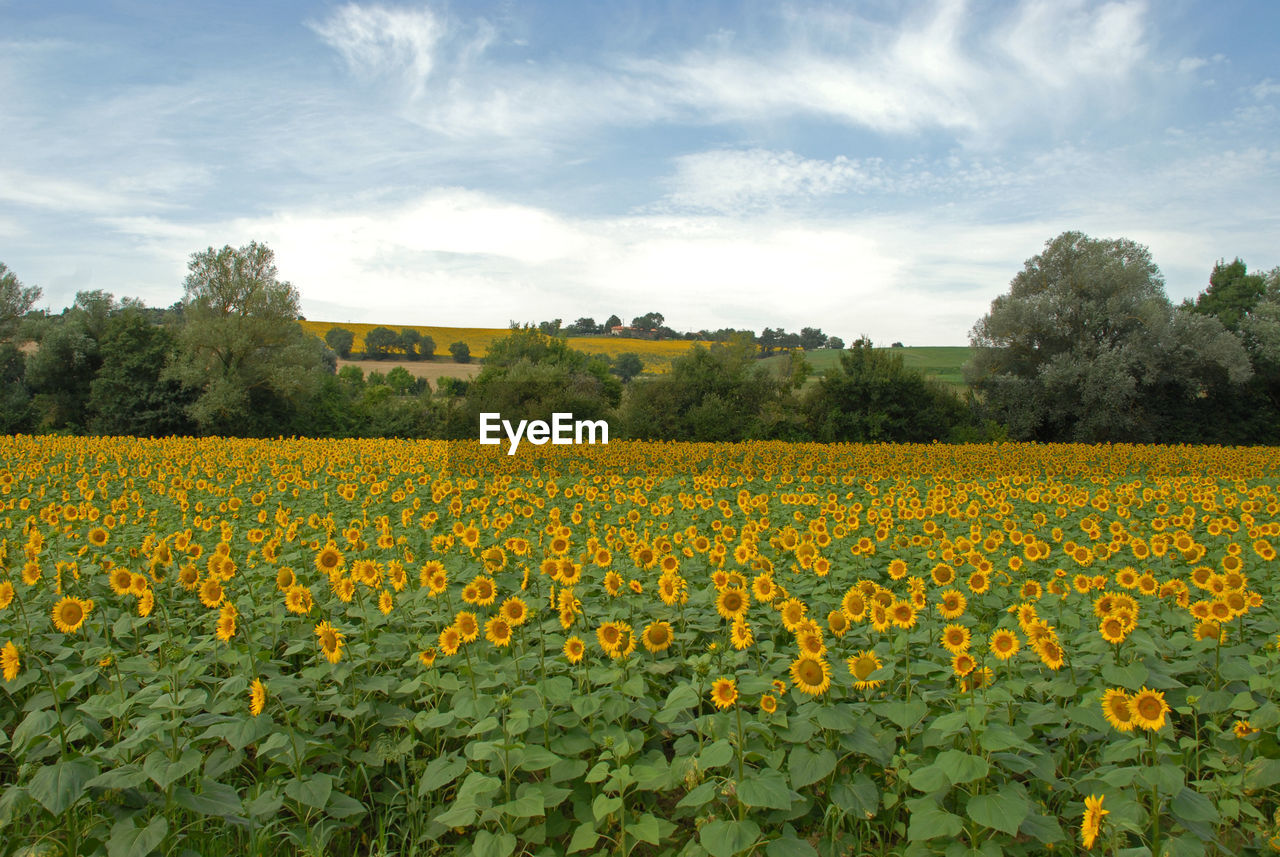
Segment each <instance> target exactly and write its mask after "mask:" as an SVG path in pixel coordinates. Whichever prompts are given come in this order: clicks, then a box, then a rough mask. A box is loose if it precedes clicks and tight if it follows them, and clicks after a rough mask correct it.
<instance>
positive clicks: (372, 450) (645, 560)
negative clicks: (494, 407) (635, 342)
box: [0, 437, 1280, 857]
mask: <svg viewBox="0 0 1280 857" xmlns="http://www.w3.org/2000/svg"><path fill="white" fill-rule="evenodd" d="M1277 544H1280V452H1277V451H1275V450H1270V449H1226V448H1216V447H1155V446H1036V445H1016V444H1008V445H981V446H977V445H975V446H942V445H929V446H821V445H789V444H782V443H749V444H740V445H730V444H671V443H664V444H657V443H654V444H649V443H614V444H610V445H608V446H584V447H552V446H543V447H525V446H522V447H521V448H520V451H519V454H518V455H516V456H511V457H509V456H507V455H506V454H505V451H503V450H499V449H497V448H495V447H492V446H480V445H479V444H477V443H474V442H415V443H410V442H398V441H364V440H361V441H353V440H347V441H341V440H338V441H314V440H297V439H280V440H274V441H271V440H268V441H263V440H226V439H199V440H196V439H169V440H155V441H147V440H135V439H119V438H93V439H86V438H52V437H40V438H33V437H6V438H0V668H2V671H3V680H2V681H0V690H2V692H0V853H3V854H22V855H36V854H41V855H46V854H47V855H53V854H59V855H81V854H105V855H109V857H117V855H145V854H152V853H161V854H172V855H181V854H277V853H283V854H333V853H340V854H344V855H348V854H360V855H364V854H378V855H382V854H387V855H391V854H395V855H411V854H420V855H434V854H476V855H482V857H507V855H515V854H521V855H524V854H528V855H544V854H545V855H553V854H554V855H559V854H577V853H582V854H617V855H631V854H635V855H659V854H687V855H702V854H710V855H712V857H731V855H735V854H759V855H767V857H790V855H797V857H799V855H813V854H815V853H818V854H822V855H843V854H875V855H888V854H901V855H925V854H948V855H951V854H955V855H959V854H974V853H981V854H984V855H999V854H1011V855H1017V854H1028V855H1029V854H1043V853H1047V852H1050V851H1052V852H1053V853H1067V854H1071V853H1100V854H1121V855H1134V856H1135V857H1137V855H1144V854H1174V855H1183V854H1186V855H1192V854H1241V853H1267V852H1271V851H1280V742H1278V739H1280V708H1278V707H1277V693H1278V691H1280V651H1278V650H1277V639H1278V638H1277V635H1278V634H1280V622H1278V621H1277V613H1276V609H1275V605H1276V603H1277V598H1280V586H1278V585H1277V564H1276V547H1275V546H1276V545H1277Z"/></svg>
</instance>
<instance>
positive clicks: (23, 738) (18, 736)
mask: <svg viewBox="0 0 1280 857" xmlns="http://www.w3.org/2000/svg"><path fill="white" fill-rule="evenodd" d="M11 710H12V709H11ZM57 722H58V715H56V714H54V713H53V711H51V710H49V709H48V708H42V709H39V710H37V711H33V712H31V713H30V714H28V715H27V716H26V718H25V719H23V721H22V722H21V723H19V724H18V727H17V728H16V729H14V730H13V740H12V742H11V744H12V747H11V749H12V751H13V753H14V755H20V754H21V753H22V751H23V750H25V749H27V745H28V744H30V743H31V742H32V741H34V740H35V739H36V738H41V737H47V736H48V735H49V734H50V733H51V732H52V731H53V725H54V724H55V723H57Z"/></svg>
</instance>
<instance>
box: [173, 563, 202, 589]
mask: <svg viewBox="0 0 1280 857" xmlns="http://www.w3.org/2000/svg"><path fill="white" fill-rule="evenodd" d="M178 583H180V584H182V588H183V589H188V590H190V589H195V588H196V587H197V586H199V585H200V569H198V568H196V567H195V566H194V565H192V564H191V563H187V564H186V565H184V566H183V567H182V568H180V569H178Z"/></svg>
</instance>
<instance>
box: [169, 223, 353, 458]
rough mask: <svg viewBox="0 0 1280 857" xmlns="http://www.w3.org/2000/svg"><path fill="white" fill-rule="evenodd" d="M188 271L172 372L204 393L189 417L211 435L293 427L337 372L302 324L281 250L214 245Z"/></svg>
mask: <svg viewBox="0 0 1280 857" xmlns="http://www.w3.org/2000/svg"><path fill="white" fill-rule="evenodd" d="M187 268H188V271H189V273H188V274H187V278H186V282H185V296H184V298H183V319H184V323H183V326H182V328H181V331H180V332H179V335H178V352H177V355H176V357H175V360H174V362H173V364H172V366H171V368H170V370H169V372H168V373H167V376H166V377H171V378H173V379H175V380H177V381H180V382H181V383H183V384H184V385H186V386H188V387H191V388H193V389H194V390H195V391H196V398H195V401H194V402H193V403H192V404H191V405H190V406H189V407H188V413H189V415H190V416H191V418H192V419H193V420H195V422H196V423H197V425H198V426H199V428H200V430H201V431H202V432H205V433H209V434H233V435H262V434H276V433H280V432H282V431H290V430H293V428H294V421H295V416H296V414H297V413H298V408H299V406H300V405H301V403H302V402H303V401H304V400H305V399H306V397H307V396H309V395H311V394H313V393H314V391H315V390H316V389H317V386H318V383H319V377H320V376H321V375H323V374H324V373H326V372H332V371H333V365H332V354H331V352H328V350H327V349H326V348H325V346H324V344H323V343H322V342H321V341H320V340H319V338H317V337H315V336H312V335H310V334H308V333H306V332H305V331H304V330H303V329H302V326H301V325H299V324H298V323H297V321H298V317H299V307H298V292H297V290H296V289H295V288H294V287H293V286H292V285H291V284H290V283H288V282H284V281H281V280H280V279H279V278H278V275H277V270H276V265H275V256H274V254H273V253H272V252H271V250H270V249H269V248H268V247H267V246H266V245H265V244H259V243H257V242H256V241H255V242H251V243H249V244H248V245H246V246H244V247H240V248H238V249H237V248H233V247H231V246H229V245H228V246H225V247H222V248H221V249H217V250H215V249H214V248H212V247H210V248H208V249H207V250H204V251H202V252H199V253H193V254H192V256H191V260H190V262H189V263H188V265H187ZM326 354H328V355H329V360H326Z"/></svg>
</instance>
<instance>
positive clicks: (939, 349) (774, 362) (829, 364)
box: [762, 345, 973, 392]
mask: <svg viewBox="0 0 1280 857" xmlns="http://www.w3.org/2000/svg"><path fill="white" fill-rule="evenodd" d="M881 350H885V351H892V352H893V353H894V354H899V355H901V356H902V362H903V365H904V366H906V367H907V368H908V369H916V370H918V371H919V372H920V373H921V374H923V375H924V376H925V377H926V378H933V379H934V380H937V381H939V382H941V383H943V384H946V385H947V386H948V387H951V388H952V389H953V390H956V391H957V392H961V391H963V390H964V389H965V387H966V384H965V381H964V372H963V370H962V367H963V366H964V364H965V363H966V362H967V361H968V360H969V358H970V356H972V353H973V349H971V348H969V347H968V346H965V345H958V346H952V345H940V346H910V347H907V348H893V349H881ZM804 359H805V360H806V361H807V362H808V363H809V365H810V366H812V367H813V372H812V373H811V374H810V376H809V377H810V379H811V382H812V381H813V380H814V379H817V378H819V377H821V376H822V373H823V372H825V371H826V370H828V369H832V368H835V367H836V366H839V365H840V352H839V351H835V350H832V349H829V348H820V349H818V350H816V351H806V352H805V355H804ZM762 362H763V363H764V365H766V366H769V367H770V368H771V369H772V370H773V371H775V372H782V371H784V370H785V368H786V365H787V357H786V355H774V356H773V357H767V358H765V359H764V360H763V361H762Z"/></svg>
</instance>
